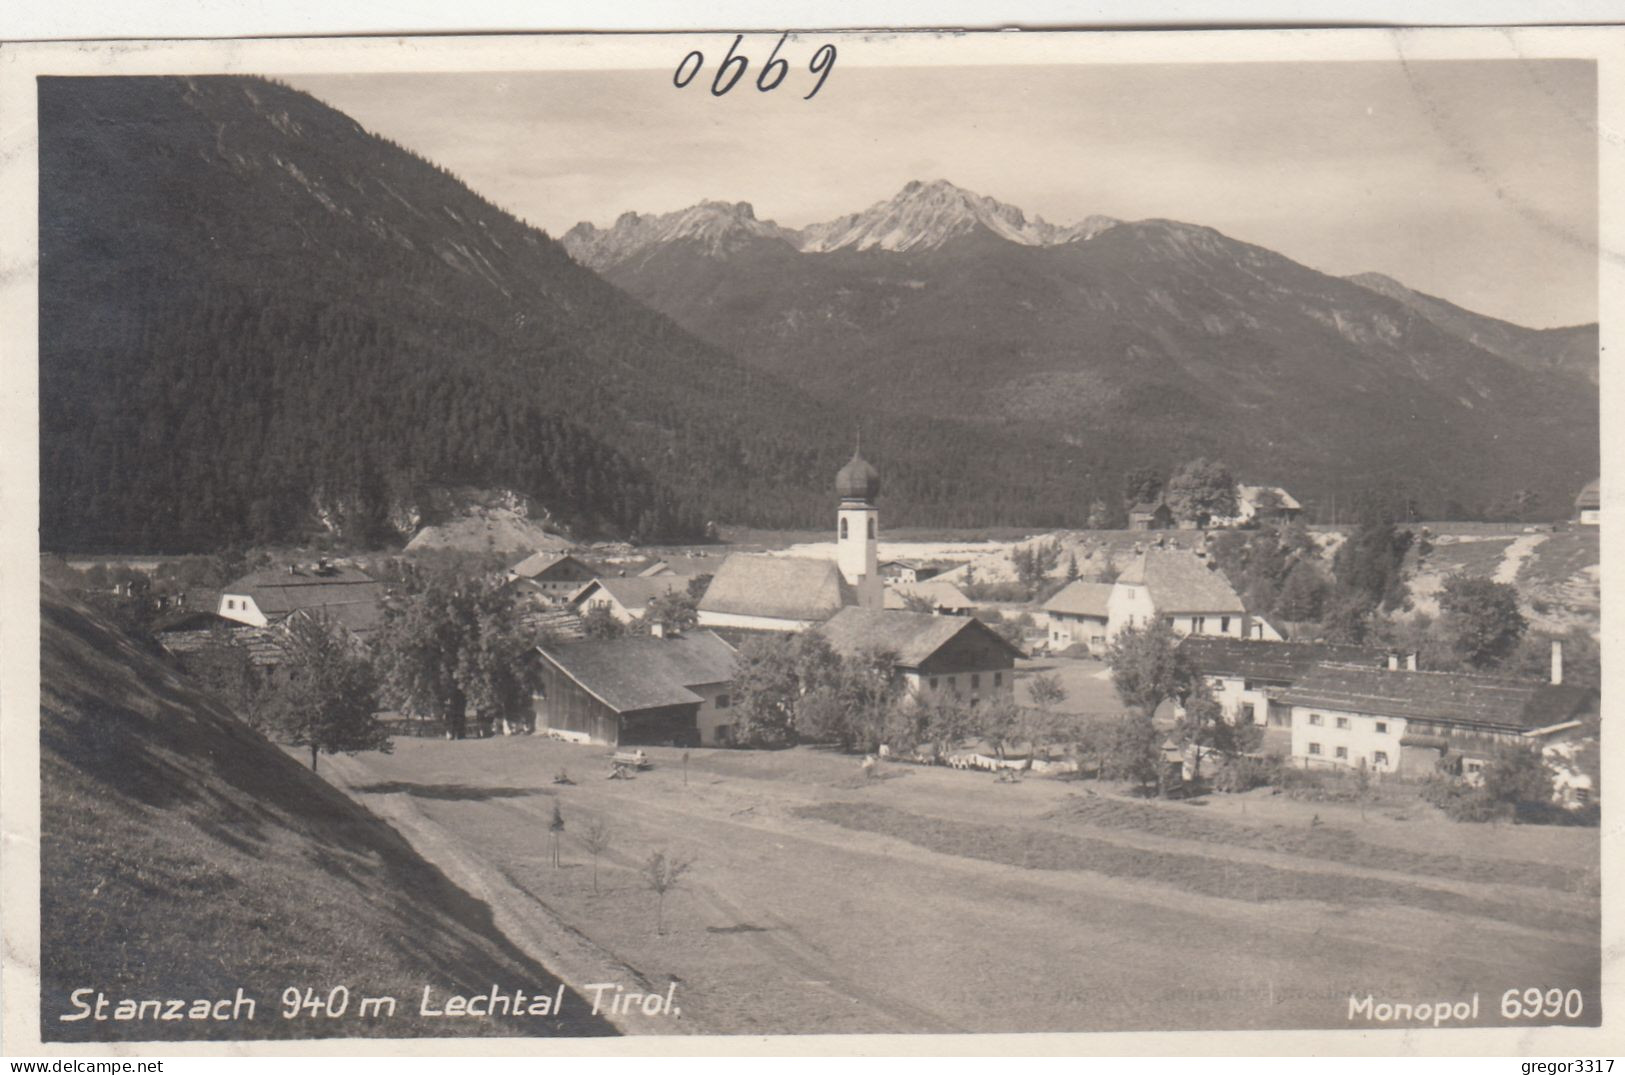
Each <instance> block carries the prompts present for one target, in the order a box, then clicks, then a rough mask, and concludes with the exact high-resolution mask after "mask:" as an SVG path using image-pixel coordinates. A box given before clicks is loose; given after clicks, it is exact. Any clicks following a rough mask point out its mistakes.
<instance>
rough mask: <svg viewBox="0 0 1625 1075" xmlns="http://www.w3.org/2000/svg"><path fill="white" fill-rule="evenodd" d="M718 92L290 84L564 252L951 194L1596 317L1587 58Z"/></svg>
mask: <svg viewBox="0 0 1625 1075" xmlns="http://www.w3.org/2000/svg"><path fill="white" fill-rule="evenodd" d="M708 77H709V74H707V76H706V77H705V78H702V79H701V80H699V81H696V82H695V83H694V84H693V85H691V86H690V87H688V89H687V90H684V91H678V90H676V89H675V88H674V87H673V86H672V83H671V77H670V72H666V71H647V70H639V71H570V72H542V73H536V72H523V73H512V74H417V75H414V74H388V75H342V76H313V75H300V76H288V77H286V81H288V82H290V83H292V84H293V85H294V86H296V87H297V88H299V89H303V90H306V91H307V92H310V93H312V94H314V95H315V96H317V97H319V98H321V99H322V100H324V101H326V102H327V103H329V104H331V105H333V106H334V107H336V108H338V109H340V110H341V111H343V112H345V113H347V114H349V115H350V116H352V117H353V118H354V119H356V120H357V121H358V122H360V123H361V124H362V125H363V126H365V127H366V128H367V129H369V130H371V131H373V132H375V133H378V134H381V135H384V136H386V137H389V138H391V139H393V140H395V141H397V142H399V143H401V144H403V145H405V146H408V147H409V148H411V149H413V150H414V151H416V152H418V153H420V154H422V155H423V156H425V157H427V158H429V159H430V160H433V161H435V162H436V163H438V164H441V165H443V166H445V167H446V168H448V169H450V170H451V171H452V172H453V173H455V174H456V175H457V176H459V177H460V178H461V179H462V180H463V181H464V182H466V183H468V184H469V185H470V186H471V187H473V188H474V189H475V190H477V191H479V192H480V193H481V194H482V195H484V196H485V197H487V198H489V199H490V200H491V201H493V202H495V203H496V204H497V205H500V206H502V207H503V208H505V209H507V210H509V211H510V212H513V213H515V214H516V215H518V216H520V217H522V218H524V219H525V220H527V221H529V222H530V223H532V224H535V225H538V226H540V227H543V228H545V229H547V231H548V232H550V233H551V234H553V235H561V234H563V233H564V232H565V231H567V230H568V229H569V228H570V227H571V226H573V225H574V224H576V223H577V222H578V221H582V220H589V221H592V222H594V223H596V224H599V225H600V226H606V225H608V224H611V223H613V222H614V220H615V218H616V217H617V216H619V215H620V214H621V213H623V212H626V211H628V210H635V211H638V212H641V213H650V212H656V213H658V212H669V211H672V210H676V209H681V208H685V207H687V206H689V205H692V204H694V203H695V202H698V201H701V200H705V199H717V200H724V201H745V202H750V203H751V204H752V205H753V206H754V208H755V211H756V215H757V216H758V217H759V218H762V219H770V220H776V221H778V222H779V223H780V224H784V225H787V226H792V227H800V226H803V225H806V224H810V223H814V222H817V221H822V220H828V219H831V218H833V217H837V216H841V215H843V214H846V213H850V212H855V211H859V210H862V209H864V208H866V207H868V206H870V205H872V204H874V203H876V202H879V201H884V200H886V199H888V198H890V197H891V196H892V195H894V194H895V193H896V192H897V191H898V190H899V188H901V187H902V186H903V185H904V184H905V183H907V182H908V181H909V180H912V179H921V180H931V179H939V178H940V179H947V180H949V181H951V182H953V183H956V184H958V185H959V186H962V187H965V188H968V189H970V190H974V191H976V192H977V193H980V194H986V195H990V196H992V197H994V198H997V199H999V200H1000V201H1004V202H1008V203H1010V204H1012V205H1015V206H1017V207H1019V208H1021V209H1022V210H1023V211H1025V212H1026V213H1028V214H1029V215H1031V214H1037V215H1040V216H1042V217H1044V218H1045V219H1046V220H1048V221H1050V222H1051V223H1053V224H1070V223H1073V222H1075V221H1077V220H1081V219H1082V218H1083V217H1085V216H1088V215H1090V214H1094V213H1102V214H1105V215H1107V216H1113V217H1118V218H1120V219H1125V220H1138V219H1145V218H1152V217H1163V218H1170V219H1174V220H1182V221H1186V222H1189V223H1194V224H1202V225H1207V226H1209V227H1213V228H1217V229H1218V230H1219V231H1221V232H1224V233H1225V234H1227V235H1230V236H1232V237H1234V238H1237V239H1241V240H1244V241H1247V242H1251V243H1256V244H1258V245H1260V246H1264V247H1268V248H1270V249H1272V250H1275V251H1278V252H1280V253H1282V254H1285V255H1287V256H1288V257H1291V258H1293V259H1294V260H1297V261H1299V262H1302V263H1303V264H1306V265H1308V266H1310V267H1312V268H1315V269H1319V270H1321V271H1322V272H1328V273H1333V274H1337V275H1346V274H1352V273H1357V272H1368V271H1370V272H1382V273H1386V274H1387V275H1389V276H1392V277H1394V278H1395V279H1397V280H1399V281H1401V282H1403V283H1405V284H1407V285H1408V286H1410V287H1413V288H1415V289H1417V290H1419V291H1424V292H1427V293H1429V294H1433V295H1437V296H1439V297H1441V298H1445V299H1449V300H1450V301H1452V302H1455V303H1457V304H1459V305H1461V306H1465V307H1467V308H1468V309H1471V310H1476V311H1479V312H1481V313H1486V314H1490V315H1492V316H1495V317H1500V318H1504V319H1506V320H1509V321H1513V322H1516V323H1518V324H1523V325H1528V326H1531V327H1537V328H1545V327H1553V326H1558V325H1567V324H1577V323H1580V322H1586V321H1592V320H1595V319H1596V316H1597V301H1598V299H1597V256H1596V235H1597V152H1596V143H1597V129H1596V72H1595V67H1594V66H1593V64H1592V63H1591V62H1590V61H1564V60H1553V61H1528V60H1525V61H1508V60H1481V61H1424V62H1411V63H1408V64H1401V63H1398V62H1393V63H1376V62H1350V63H1316V64H1292V63H1225V64H1220V63H1212V64H1205V63H1198V64H1141V65H1099V64H1096V65H1081V64H1080V65H1075V66H1060V65H1057V66H1039V67H951V68H950V67H936V68H934V67H893V68H881V67H861V68H852V69H845V70H843V69H840V68H839V67H838V68H837V69H836V70H835V72H833V73H832V75H831V77H830V78H829V79H828V81H827V82H826V84H825V85H824V87H823V88H822V89H821V91H820V92H819V94H818V95H817V96H816V97H814V98H813V100H811V101H804V100H802V94H803V93H804V92H805V89H806V88H810V76H808V75H806V73H805V72H804V71H799V70H796V69H792V73H791V76H790V78H791V80H795V79H797V78H801V79H806V80H808V86H806V87H803V88H802V89H801V90H800V91H799V92H776V93H768V94H764V93H758V92H756V91H755V90H754V89H751V90H749V91H748V92H740V91H735V92H732V93H729V94H727V95H725V96H723V97H712V96H711V95H710V94H709V92H708V90H707V89H706V88H705V87H704V86H703V85H702V83H703V82H704V81H706V79H708ZM786 88H787V89H789V88H791V87H789V86H787V87H786Z"/></svg>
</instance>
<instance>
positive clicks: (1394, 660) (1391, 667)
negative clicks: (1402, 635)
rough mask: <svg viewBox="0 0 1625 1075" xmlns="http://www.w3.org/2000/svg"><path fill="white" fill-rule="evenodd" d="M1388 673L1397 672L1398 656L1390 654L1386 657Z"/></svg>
mask: <svg viewBox="0 0 1625 1075" xmlns="http://www.w3.org/2000/svg"><path fill="white" fill-rule="evenodd" d="M1388 671H1390V672H1397V671H1399V654H1397V653H1390V654H1389V655H1388Z"/></svg>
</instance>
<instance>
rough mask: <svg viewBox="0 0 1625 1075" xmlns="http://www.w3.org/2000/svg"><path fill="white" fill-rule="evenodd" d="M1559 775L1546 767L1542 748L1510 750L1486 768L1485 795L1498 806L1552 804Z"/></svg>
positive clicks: (1503, 750)
mask: <svg viewBox="0 0 1625 1075" xmlns="http://www.w3.org/2000/svg"><path fill="white" fill-rule="evenodd" d="M1555 776H1556V774H1555V773H1553V771H1552V767H1551V766H1550V765H1547V764H1546V761H1545V759H1544V758H1542V757H1541V754H1540V750H1539V749H1538V748H1531V747H1521V746H1508V747H1503V748H1502V749H1501V751H1500V752H1499V753H1498V754H1496V756H1495V759H1494V760H1493V761H1491V762H1490V763H1489V764H1488V765H1486V766H1485V767H1484V785H1483V787H1484V793H1485V794H1486V795H1488V796H1489V797H1490V798H1491V799H1492V800H1494V801H1495V802H1498V803H1504V804H1507V805H1509V806H1514V807H1515V806H1518V805H1519V804H1521V803H1549V802H1551V801H1552V781H1553V779H1554V778H1555Z"/></svg>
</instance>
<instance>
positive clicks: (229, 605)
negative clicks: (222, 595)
mask: <svg viewBox="0 0 1625 1075" xmlns="http://www.w3.org/2000/svg"><path fill="white" fill-rule="evenodd" d="M226 607H227V608H236V607H237V602H235V601H233V600H232V599H231V598H229V597H228V598H226Z"/></svg>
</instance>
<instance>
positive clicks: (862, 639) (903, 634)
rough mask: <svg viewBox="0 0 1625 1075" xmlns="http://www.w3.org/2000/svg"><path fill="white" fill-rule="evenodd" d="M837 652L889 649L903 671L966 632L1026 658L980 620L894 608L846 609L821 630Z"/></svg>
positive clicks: (846, 653)
mask: <svg viewBox="0 0 1625 1075" xmlns="http://www.w3.org/2000/svg"><path fill="white" fill-rule="evenodd" d="M819 630H820V633H822V634H823V636H824V637H825V638H826V639H828V640H829V644H830V645H831V646H832V647H834V649H835V651H836V652H837V653H840V654H843V655H847V656H851V655H855V654H858V653H862V652H864V651H865V650H890V651H891V652H892V653H895V654H896V655H897V663H898V664H899V665H901V666H902V667H904V668H916V667H918V666H919V665H921V664H924V663H925V662H926V661H927V660H929V659H930V657H931V655H932V654H933V653H936V652H937V651H938V650H940V649H941V648H942V647H943V646H946V645H947V644H948V643H949V642H950V641H951V640H952V639H954V638H955V637H957V636H958V635H959V634H961V633H962V632H965V631H974V632H983V633H985V634H986V635H987V636H988V637H990V638H993V639H995V640H996V641H997V642H998V643H999V645H1001V646H1004V647H1005V648H1007V649H1009V650H1010V651H1011V652H1012V653H1013V654H1015V655H1016V656H1017V657H1021V656H1025V655H1024V654H1023V653H1022V652H1021V651H1020V650H1018V649H1016V647H1014V646H1012V645H1010V643H1009V642H1006V641H1005V640H1004V638H1003V637H1002V636H1000V635H999V634H998V632H996V631H994V630H993V629H992V628H990V627H988V626H987V624H985V623H983V622H982V621H981V620H978V619H974V618H966V617H963V616H934V615H932V614H931V613H929V612H900V611H897V610H895V609H872V608H843V609H842V610H841V611H840V612H838V613H836V614H835V617H834V618H833V619H831V620H830V621H829V622H828V623H826V624H824V626H823V627H822V628H820V629H819Z"/></svg>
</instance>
